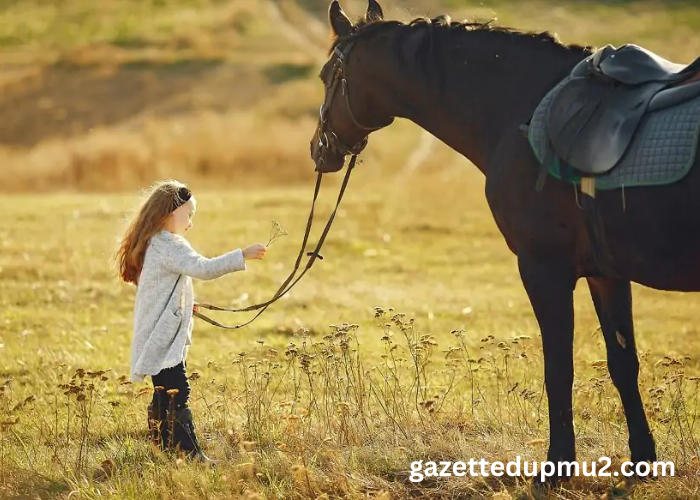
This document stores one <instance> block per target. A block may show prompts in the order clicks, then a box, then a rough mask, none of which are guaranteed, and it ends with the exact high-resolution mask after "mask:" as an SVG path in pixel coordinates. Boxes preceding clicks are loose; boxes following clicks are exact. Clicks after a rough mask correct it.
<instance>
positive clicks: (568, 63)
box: [311, 0, 700, 464]
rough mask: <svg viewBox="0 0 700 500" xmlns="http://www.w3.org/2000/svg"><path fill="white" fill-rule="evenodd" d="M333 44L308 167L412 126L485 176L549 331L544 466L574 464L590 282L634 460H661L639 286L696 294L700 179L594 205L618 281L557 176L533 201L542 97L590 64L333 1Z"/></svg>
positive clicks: (695, 175) (602, 197)
mask: <svg viewBox="0 0 700 500" xmlns="http://www.w3.org/2000/svg"><path fill="white" fill-rule="evenodd" d="M329 19H330V24H331V27H332V29H333V31H334V34H335V41H334V44H333V47H332V50H331V53H330V59H329V61H328V62H327V63H326V65H325V66H324V67H323V69H322V72H321V79H322V80H323V82H324V84H325V86H326V97H325V102H324V105H323V107H322V108H321V118H320V120H319V124H318V128H317V130H316V132H315V133H314V136H313V138H312V140H311V156H312V158H313V160H314V162H315V164H316V169H317V170H318V171H320V172H335V171H338V170H340V169H342V168H343V165H344V161H345V158H346V156H348V155H350V154H357V153H359V152H361V151H362V149H364V147H365V146H366V144H367V136H368V134H370V133H371V132H372V131H374V130H378V129H380V128H383V127H386V126H387V125H390V124H391V123H392V121H393V119H394V117H403V118H407V119H409V120H411V121H413V122H414V123H416V124H417V125H419V126H420V127H422V128H424V129H425V130H427V131H429V132H430V133H432V134H433V135H434V136H436V137H437V138H439V139H441V140H442V141H443V142H445V143H446V144H448V145H449V146H451V147H452V148H453V149H455V150H456V151H458V152H459V153H461V154H462V155H464V156H465V157H466V158H468V159H469V160H471V162H472V163H474V165H476V167H477V168H478V169H479V170H480V171H481V172H482V173H483V174H484V176H485V177H486V198H487V200H488V204H489V207H490V209H491V212H492V214H493V217H494V220H495V222H496V224H497V226H498V228H499V230H500V231H501V233H502V234H503V237H504V239H505V242H506V244H507V245H508V248H510V250H511V251H512V252H513V253H514V254H515V255H516V256H517V260H518V270H519V273H520V277H521V279H522V282H523V285H524V287H525V290H526V292H527V294H528V297H529V299H530V302H531V304H532V307H533V310H534V314H535V316H536V318H537V321H538V324H539V327H540V330H541V333H542V343H543V350H544V361H545V373H544V377H545V384H546V390H547V397H548V402H549V423H550V441H549V450H548V454H547V459H548V460H551V461H553V462H554V463H555V464H556V462H557V461H572V460H575V458H576V451H575V439H574V429H573V420H572V385H573V379H574V364H573V335H574V308H573V291H574V288H575V285H576V283H577V281H578V279H579V278H585V279H586V281H587V282H588V285H589V288H590V292H591V296H592V298H593V303H594V304H595V309H596V312H597V315H598V318H599V320H600V324H601V327H602V332H603V335H604V337H605V343H606V347H607V359H608V367H609V371H610V376H611V378H612V381H613V383H614V384H615V387H616V388H617V390H618V391H619V394H620V397H621V400H622V404H623V406H624V410H625V415H626V419H627V425H628V431H629V446H630V449H631V458H632V460H633V461H635V462H639V461H654V460H656V446H655V443H654V439H653V437H652V435H651V432H650V430H649V425H648V422H647V418H646V415H645V412H644V408H643V406H642V399H641V396H640V392H639V387H638V372H639V362H638V358H637V352H636V348H635V338H634V327H633V320H632V296H631V287H630V283H631V282H632V281H634V282H636V283H640V284H642V285H645V286H648V287H652V288H655V289H659V290H674V291H698V290H700V169H698V168H697V159H696V163H695V167H694V168H693V169H692V170H691V172H690V173H689V174H688V175H687V176H686V177H685V178H683V179H682V180H681V181H680V182H676V183H673V184H670V185H668V186H664V187H638V188H633V189H628V190H627V192H626V193H625V203H624V207H623V203H622V197H621V193H620V191H619V190H617V191H615V190H612V191H607V192H600V193H599V194H598V195H597V198H596V200H597V201H596V203H597V204H598V208H599V213H600V214H601V216H602V220H603V226H602V229H603V232H604V233H605V235H606V237H607V243H608V247H609V257H610V262H612V263H614V269H615V272H616V275H615V277H609V276H606V275H605V274H603V273H602V272H601V270H600V268H599V266H598V265H597V264H596V260H595V259H594V256H593V255H592V250H591V237H590V233H589V231H588V229H587V226H586V224H585V220H584V214H583V211H582V210H581V208H580V207H579V205H578V203H577V200H576V198H575V196H574V189H573V187H572V186H571V185H570V184H566V183H564V182H562V181H559V180H557V179H553V178H550V179H548V180H547V182H546V183H545V185H544V189H543V190H542V192H537V191H536V189H535V185H536V181H537V178H538V171H539V163H538V162H537V160H536V158H535V156H534V155H533V152H532V150H531V149H530V146H529V144H528V142H527V140H526V138H525V137H524V135H523V133H522V132H521V131H520V130H519V126H520V125H521V124H523V123H526V122H527V121H528V119H529V118H530V117H531V115H532V113H533V110H534V109H535V107H536V106H537V104H538V103H539V101H540V100H541V99H542V98H543V96H544V95H545V94H546V93H547V92H548V90H549V89H551V88H552V87H553V86H554V85H555V84H556V83H557V82H559V81H560V80H561V79H562V78H563V77H565V76H566V75H567V74H568V73H569V72H570V71H571V70H572V68H573V67H574V66H575V65H576V64H577V63H579V62H580V61H582V60H583V59H584V58H586V57H587V56H589V55H590V54H591V53H592V49H591V48H589V47H581V46H567V45H564V44H562V43H560V42H559V41H557V40H556V38H555V37H553V36H551V35H550V34H548V33H524V32H520V31H517V30H512V29H506V28H501V27H492V26H491V25H489V24H479V23H454V22H451V21H450V20H449V18H448V17H447V16H442V17H439V18H436V19H432V20H429V19H416V20H414V21H413V22H411V23H408V24H405V23H401V22H398V21H385V20H384V19H383V13H382V9H381V6H380V5H379V3H377V2H376V1H375V0H370V2H369V8H368V10H367V12H366V15H365V18H364V19H362V20H360V21H359V22H358V23H357V24H353V22H352V21H351V20H350V19H349V18H348V17H347V16H346V15H345V13H344V12H343V10H342V9H341V7H340V5H339V4H338V2H337V1H333V3H332V4H331V6H330V9H329Z"/></svg>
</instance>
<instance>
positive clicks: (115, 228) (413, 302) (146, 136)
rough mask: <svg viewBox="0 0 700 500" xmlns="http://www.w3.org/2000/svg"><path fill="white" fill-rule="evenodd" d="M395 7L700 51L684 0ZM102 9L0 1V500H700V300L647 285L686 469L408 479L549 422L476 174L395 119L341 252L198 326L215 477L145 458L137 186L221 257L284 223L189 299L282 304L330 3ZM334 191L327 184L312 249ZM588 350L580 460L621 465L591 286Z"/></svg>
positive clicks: (664, 391) (654, 408)
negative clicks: (539, 485)
mask: <svg viewBox="0 0 700 500" xmlns="http://www.w3.org/2000/svg"><path fill="white" fill-rule="evenodd" d="M383 4H384V5H385V7H386V13H387V15H388V17H398V18H402V19H410V18H412V17H415V16H418V15H423V14H430V15H435V14H438V13H443V12H449V13H450V14H452V15H453V17H454V18H460V17H466V16H467V15H476V16H479V17H482V18H484V17H486V18H489V17H494V16H497V17H498V19H499V22H500V23H502V24H506V25H511V26H518V27H523V28H526V29H542V30H544V29H549V30H551V31H556V32H558V34H559V36H560V37H561V38H562V40H564V41H567V42H578V43H589V44H604V43H613V44H620V43H624V42H627V41H632V42H635V43H638V44H640V45H645V46H647V47H649V48H650V49H652V50H655V51H658V52H659V53H661V54H662V55H665V56H666V57H668V58H672V59H677V60H679V61H689V60H690V59H692V58H694V57H695V56H696V55H697V54H700V36H698V34H697V33H698V32H699V31H698V28H699V27H700V14H699V13H698V12H699V11H698V9H697V8H695V7H693V6H692V5H690V4H682V3H678V2H674V3H669V4H668V5H665V4H664V3H662V2H656V3H647V2H614V3H613V2H611V3H610V4H609V5H602V4H596V3H591V2H580V1H579V2H576V1H571V2H557V3H556V5H555V4H554V3H553V2H552V3H551V4H550V3H549V2H544V1H542V2H537V1H530V0H524V1H522V2H515V1H513V2H508V1H505V0H494V1H491V2H486V1H484V2H474V3H470V2H466V1H457V0H451V1H447V0H445V1H443V2H438V1H429V0H421V1H412V2H409V1H406V2H400V1H398V0H394V1H386V2H384V3H383ZM56 5H59V6H56ZM95 5H97V4H96V3H94V2H88V1H87V0H65V1H64V2H61V3H60V4H55V3H53V2H43V1H40V0H23V1H21V2H19V1H10V0H6V1H2V0H0V115H1V116H2V117H3V119H2V120H0V162H1V165H2V167H0V169H1V171H2V172H3V174H4V175H3V176H2V183H0V190H2V191H3V195H2V197H0V212H1V213H2V214H3V215H4V217H3V224H2V225H1V226H0V498H3V499H4V498H8V499H10V498H12V499H27V500H29V499H31V500H34V499H37V498H40V499H69V498H71V499H98V498H99V499H139V500H140V499H161V498H163V499H164V498H179V499H194V498H201V499H224V498H247V499H258V498H382V499H389V498H479V499H482V498H484V499H501V500H505V499H511V498H512V499H516V498H523V499H524V498H538V499H539V498H547V496H548V495H549V497H550V498H562V499H564V498H565V499H589V498H607V499H612V498H635V499H649V500H651V499H685V498H688V499H690V498H698V497H699V496H700V476H699V474H700V462H699V460H698V455H699V453H700V433H699V432H698V429H697V427H696V425H697V424H696V419H697V418H698V416H699V415H700V408H699V407H698V405H699V404H700V401H698V398H699V396H698V383H699V382H700V379H699V378H698V376H700V363H699V360H700V337H699V336H698V329H699V328H700V327H698V318H699V316H698V313H697V305H696V300H697V299H696V297H695V296H694V295H690V294H680V293H677V294H673V293H662V292H658V291H653V290H649V289H646V288H642V287H638V286H635V287H634V289H633V294H634V300H635V315H636V316H635V319H636V328H637V336H638V348H639V350H640V357H641V379H640V382H641V386H642V395H643V399H644V403H645V408H646V410H647V413H648V415H649V418H650V422H651V425H652V430H653V432H654V435H655V438H656V441H657V445H658V451H659V459H660V460H666V461H673V462H674V464H675V477H672V478H658V479H654V480H650V481H647V482H639V483H638V482H626V481H624V480H623V478H621V477H614V476H613V477H607V478H606V477H579V478H575V479H573V480H572V481H571V482H570V483H568V484H566V485H564V487H563V488H561V489H557V490H554V491H552V492H550V493H548V494H547V493H543V492H542V491H539V490H536V489H534V488H533V487H532V484H531V481H530V480H529V479H527V478H513V477H508V476H503V477H500V478H497V477H488V478H483V477H469V476H466V477H461V478H459V477H452V478H440V477H438V478H426V479H425V480H424V481H423V482H421V483H413V482H411V481H410V480H409V475H410V463H411V462H412V461H415V460H423V461H424V462H425V461H429V460H435V461H441V460H442V461H444V460H450V461H459V460H461V461H465V462H466V461H468V460H469V459H470V458H474V459H477V460H478V459H480V458H482V457H483V458H485V459H486V460H489V461H496V460H500V461H503V462H507V461H510V460H515V457H516V456H520V457H521V459H522V460H538V461H540V460H544V459H545V455H546V446H547V441H546V439H547V436H548V424H547V401H546V398H545V397H544V394H543V392H544V387H543V377H542V369H543V366H542V358H541V356H542V352H541V342H540V338H539V332H538V329H537V324H536V322H535V319H534V316H533V315H532V311H531V308H530V305H529V302H528V300H527V297H526V295H525V292H524V290H523V289H522V286H521V284H520V281H519V278H518V275H517V266H516V262H515V258H514V256H513V255H512V254H510V253H509V251H508V250H507V248H506V246H505V244H504V242H503V241H502V238H501V236H500V234H499V233H498V231H497V229H496V226H495V224H494V222H493V220H492V219H491V216H490V214H489V212H488V208H487V205H486V202H485V200H484V196H483V178H482V177H481V176H480V174H479V173H478V171H477V170H476V169H475V168H473V167H472V166H471V165H470V164H469V162H468V161H467V160H465V159H464V158H461V157H459V156H457V155H456V154H455V153H454V152H452V151H451V150H449V149H448V148H447V147H445V146H443V145H442V144H440V143H439V142H437V141H436V140H433V139H431V138H430V136H427V135H425V134H423V133H422V132H421V131H420V130H419V129H418V128H417V127H415V126H414V125H412V124H410V123H407V122H398V123H396V124H395V125H393V126H392V127H390V128H389V129H387V130H383V131H380V132H378V133H376V134H374V135H373V136H372V138H371V140H370V145H369V147H368V149H367V151H366V153H365V154H364V155H363V158H364V162H363V163H362V164H359V165H358V167H357V169H356V172H355V173H354V174H353V177H352V178H351V181H350V187H349V189H348V192H347V194H346V196H345V199H344V201H343V205H342V206H341V211H340V213H339V215H338V217H337V218H336V221H335V223H334V226H333V229H332V230H331V233H330V235H329V237H328V240H327V242H326V244H325V246H324V250H323V252H322V253H323V254H324V256H325V259H324V260H323V261H320V262H317V263H316V264H315V265H314V267H313V269H312V270H311V271H310V272H309V273H308V274H307V275H306V276H305V277H304V279H303V280H302V281H301V282H300V283H299V285H297V286H296V287H295V288H294V290H293V291H292V292H291V293H290V294H289V295H288V296H287V297H286V298H284V299H282V300H280V301H279V302H277V303H276V304H275V305H273V306H272V307H271V308H270V309H268V311H267V312H266V313H265V314H263V316H261V317H260V319H258V320H257V321H256V322H255V323H253V324H252V325H250V326H249V327H247V328H244V329H241V330H236V331H223V330H219V329H216V328H214V327H211V326H209V325H207V324H205V323H203V322H200V321H198V322H197V323H196V328H195V337H194V345H193V346H192V349H191V350H190V354H189V357H188V368H189V371H190V374H191V384H192V386H193V394H192V403H191V406H192V408H193V412H194V414H195V419H196V424H197V426H198V429H199V431H200V433H201V434H202V435H203V436H204V438H205V439H204V441H205V445H206V450H207V453H208V454H209V455H210V456H212V457H213V458H216V459H219V460H221V463H220V465H219V466H218V467H217V468H216V469H204V468H201V467H199V466H197V465H194V464H191V463H188V462H186V461H185V462H183V461H180V460H175V459H173V458H172V457H169V456H166V455H163V454H161V453H159V452H157V451H156V450H154V449H152V448H151V447H150V446H149V445H148V443H147V441H146V405H147V403H148V400H150V386H149V383H150V382H149V383H142V384H131V383H128V382H127V381H126V380H127V378H128V377H127V375H128V367H129V364H128V363H129V347H130V335H131V322H132V306H133V299H134V289H133V288H132V287H128V286H126V285H123V284H120V283H119V282H118V280H117V279H116V275H115V271H114V267H113V262H112V255H113V253H114V250H115V247H116V242H117V239H118V238H119V237H120V235H121V233H122V231H123V229H124V224H125V220H126V218H127V217H128V216H129V214H130V212H131V211H132V210H133V209H134V207H135V206H136V204H137V202H138V200H139V190H140V189H142V188H145V187H147V186H148V185H149V184H150V183H151V182H152V181H153V180H155V179H160V178H170V177H174V178H178V179H180V180H183V181H185V182H187V183H189V184H190V185H191V186H192V187H193V188H194V190H195V193H196V196H197V198H198V205H199V206H198V211H197V215H196V218H195V221H194V222H195V227H194V229H193V230H192V231H191V233H190V241H191V242H192V244H193V245H194V246H195V248H197V249H198V250H199V251H200V252H202V253H203V254H205V255H216V254H218V253H221V252H224V251H227V250H229V249H232V248H236V247H239V246H242V245H245V244H248V243H253V242H257V241H261V242H265V241H267V239H268V236H269V232H270V226H271V223H270V221H271V220H277V221H279V223H280V224H281V225H282V227H284V229H286V230H287V231H288V232H289V235H288V236H287V237H285V238H282V239H279V240H278V241H276V242H275V243H274V244H273V245H272V246H271V247H270V249H269V252H268V255H267V257H266V258H265V260H263V261H260V262H257V261H256V262H252V263H250V264H249V265H248V271H246V272H244V273H236V274H233V275H230V276H226V277H224V278H221V279H219V280H214V281H206V282H196V283H195V290H196V294H197V298H198V300H200V301H202V302H213V303H216V304H218V305H225V306H226V305H227V306H237V305H238V306H243V305H248V304H252V303H254V302H258V301H261V300H264V299H266V298H268V297H269V296H270V295H271V294H272V293H273V292H274V291H275V290H276V289H277V286H278V285H279V284H280V283H281V282H282V281H283V279H284V278H285V277H286V276H287V274H288V273H289V271H290V269H291V266H292V264H293V261H294V258H295V257H296V253H297V251H298V245H299V243H300V242H301V238H302V235H303V232H304V226H305V222H306V216H307V214H308V209H309V207H310V203H311V196H312V189H313V179H314V173H313V166H312V164H311V161H310V159H309V155H308V140H309V138H310V136H311V134H312V132H313V129H314V127H315V120H316V113H317V109H318V106H319V105H320V100H321V97H322V92H323V89H322V86H321V84H320V82H319V81H318V80H317V79H316V74H317V73H318V69H319V68H320V65H321V64H322V62H323V61H324V58H325V50H326V47H327V44H328V29H327V27H326V24H325V17H324V13H325V9H326V8H327V2H325V1H321V0H303V1H302V0H298V1H297V2H293V1H290V0H280V1H278V2H272V1H269V2H268V1H263V0H233V1H224V0H218V1H217V0H177V1H172V2H165V1H160V0H149V1H145V0H144V1H139V2H137V1H133V2H131V1H118V0H105V1H103V2H100V4H99V5H100V7H99V8H98V7H95ZM344 5H345V4H344ZM363 7H364V2H360V1H357V2H347V5H346V6H345V8H346V10H347V11H348V12H349V13H351V14H355V15H357V14H360V13H362V12H363ZM632 13H634V15H632ZM652 25H653V26H652ZM339 180H340V177H338V176H336V177H329V178H328V179H327V181H326V182H324V188H323V190H322V196H321V199H320V201H319V207H318V209H317V210H318V215H317V220H318V221H319V222H318V223H317V224H318V225H317V229H316V230H315V231H314V234H313V236H312V238H311V242H312V243H314V242H315V241H316V240H315V238H317V237H318V234H319V231H320V229H321V227H322V224H323V223H324V222H325V219H326V217H327V216H328V215H329V214H330V211H331V210H332V208H333V205H334V202H335V196H336V193H337V187H338V184H339ZM212 315H213V316H214V317H216V318H217V319H220V320H222V321H225V322H229V323H233V322H241V321H243V320H246V319H248V318H250V316H249V315H226V314H223V313H219V314H216V315H214V314H212ZM575 353H576V383H575V396H574V404H575V425H576V434H577V446H578V448H577V449H578V454H579V460H581V461H583V460H586V461H593V460H597V459H598V458H599V457H603V456H606V457H610V458H611V459H612V466H611V468H610V470H611V471H614V470H615V469H616V468H618V470H619V464H620V463H621V462H622V461H623V460H625V458H626V456H627V453H628V449H627V442H626V441H627V437H626V425H625V421H624V416H623V413H622V407H621V404H620V401H619V398H618V396H617V393H616V391H615V389H614V387H613V386H612V383H611V382H610V378H609V376H608V374H607V368H606V366H605V362H604V359H605V348H604V344H603V339H602V335H601V333H600V331H599V330H598V325H597V321H596V319H595V314H594V310H593V306H592V304H591V302H590V298H589V295H588V290H587V287H586V285H585V283H581V284H580V285H579V287H578V289H577V290H576V344H575Z"/></svg>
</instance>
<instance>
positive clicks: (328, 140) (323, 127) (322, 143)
mask: <svg viewBox="0 0 700 500" xmlns="http://www.w3.org/2000/svg"><path fill="white" fill-rule="evenodd" d="M353 44H354V42H350V43H349V44H348V45H347V47H346V49H345V50H344V51H343V50H340V48H339V46H336V48H335V49H334V51H333V53H334V54H335V56H336V60H335V63H334V65H333V76H332V79H331V82H330V83H329V85H328V86H327V87H326V98H325V101H324V103H323V104H322V105H321V109H320V111H319V124H318V128H317V132H318V134H317V135H318V138H319V142H318V146H319V147H320V149H321V151H323V150H324V149H325V150H334V151H336V152H337V153H340V154H342V155H343V156H347V155H352V158H351V159H350V163H349V164H348V168H347V171H346V173H345V177H344V178H343V183H342V185H341V187H340V192H339V193H338V199H337V201H336V203H335V208H334V209H333V212H332V213H331V215H330V217H329V218H328V222H327V223H326V227H325V228H324V230H323V233H322V234H321V237H320V238H319V240H318V243H317V244H316V248H315V249H314V250H313V251H311V252H307V253H306V255H307V256H308V257H309V260H308V261H307V263H306V267H304V269H303V270H302V272H301V274H300V275H299V276H298V277H297V278H296V279H294V277H295V275H296V274H297V272H298V270H299V267H300V265H301V260H302V257H303V256H304V250H305V249H306V244H307V242H308V240H309V234H310V233H311V227H312V225H313V219H314V208H315V205H316V199H317V198H318V194H319V192H320V190H321V178H322V176H323V172H321V171H320V170H319V169H318V165H317V167H316V171H317V172H318V176H317V177H316V186H315V188H314V196H313V200H312V202H311V210H310V212H309V217H308V219H307V221H306V231H305V233H304V239H303V241H302V244H301V248H300V249H299V254H298V255H297V259H296V262H295V264H294V269H293V270H292V272H291V274H290V275H289V276H288V277H287V279H286V280H285V281H284V283H282V285H281V286H280V287H279V289H278V290H277V291H276V292H275V294H274V295H273V296H272V298H271V299H269V300H267V301H265V302H262V303H260V304H255V305H252V306H248V307H243V308H240V309H233V308H225V307H219V306H215V305H213V304H199V303H197V304H195V306H194V311H193V314H194V316H196V317H198V318H199V319H202V320H204V321H206V322H207V323H210V324H212V325H214V326H216V327H219V328H226V329H229V330H235V329H237V328H242V327H244V326H247V325H249V324H250V323H252V322H253V321H255V320H256V319H257V318H258V317H259V316H260V315H261V314H262V313H263V312H264V311H265V309H267V308H268V307H269V306H270V305H271V304H273V303H274V302H276V301H277V300H279V299H280V298H282V297H283V296H284V295H285V294H286V293H287V292H289V290H291V289H292V287H293V286H294V285H296V284H297V283H298V282H299V280H300V279H301V278H302V276H304V274H306V272H307V271H308V270H309V269H311V266H313V264H314V262H316V259H320V260H323V256H322V255H321V254H320V251H321V247H322V246H323V242H324V241H325V240H326V236H327V235H328V232H329V231H330V228H331V224H332V223H333V220H334V219H335V214H336V212H337V211H338V207H339V206H340V202H341V200H342V199H343V195H344V194H345V189H346V188H347V185H348V181H349V180H350V173H351V172H352V170H353V168H355V163H356V161H357V156H358V155H359V154H360V153H361V152H362V151H363V150H364V148H365V147H366V146H367V135H366V136H365V137H364V138H363V139H362V140H360V141H359V142H358V143H357V144H354V145H352V146H347V145H345V144H344V143H343V142H342V141H341V140H340V139H339V138H338V136H337V135H336V134H335V133H334V132H333V131H332V130H331V128H330V124H329V123H328V110H329V108H330V104H331V103H332V102H333V97H334V96H335V92H336V91H337V89H338V87H339V86H340V87H342V92H343V95H344V96H345V105H346V106H347V112H348V115H349V116H350V118H351V120H352V121H353V124H354V125H355V126H356V127H358V128H359V129H361V130H365V131H368V135H369V132H371V131H374V130H378V129H379V128H381V127H365V126H363V125H361V124H360V123H359V122H358V121H357V119H356V118H355V115H354V114H353V112H352V109H351V107H350V98H349V95H348V82H347V80H346V79H345V77H344V71H345V64H346V61H347V57H348V55H349V53H350V50H351V49H352V47H353ZM320 162H321V163H322V162H323V155H321V157H320ZM292 280H293V281H292ZM199 309H209V310H212V311H227V312H245V311H255V310H258V309H260V311H259V312H258V313H257V314H256V315H255V316H254V317H253V318H252V319H251V320H249V321H247V322H245V323H242V324H239V325H231V326H229V325H224V324H222V323H219V322H218V321H215V320H213V319H211V318H209V317H207V316H205V315H204V314H202V313H201V312H199Z"/></svg>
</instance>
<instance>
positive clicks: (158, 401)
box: [152, 361, 190, 416]
mask: <svg viewBox="0 0 700 500" xmlns="http://www.w3.org/2000/svg"><path fill="white" fill-rule="evenodd" d="M186 369H187V367H186V366H185V362H184V361H183V362H182V363H180V364H179V365H176V366H173V367H172V368H166V369H165V370H161V372H160V373H159V374H158V375H153V377H152V380H153V388H154V389H153V407H154V408H158V410H157V411H158V413H159V414H161V415H163V416H164V415H165V412H166V410H167V409H168V408H170V396H169V395H168V392H167V391H169V390H170V389H178V391H179V392H178V393H177V394H176V395H175V409H176V410H180V409H182V408H185V407H186V406H187V402H188V401H189V399H190V383H189V381H188V380H187V374H186ZM156 386H161V387H163V389H162V390H156V389H155V387H156Z"/></svg>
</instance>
